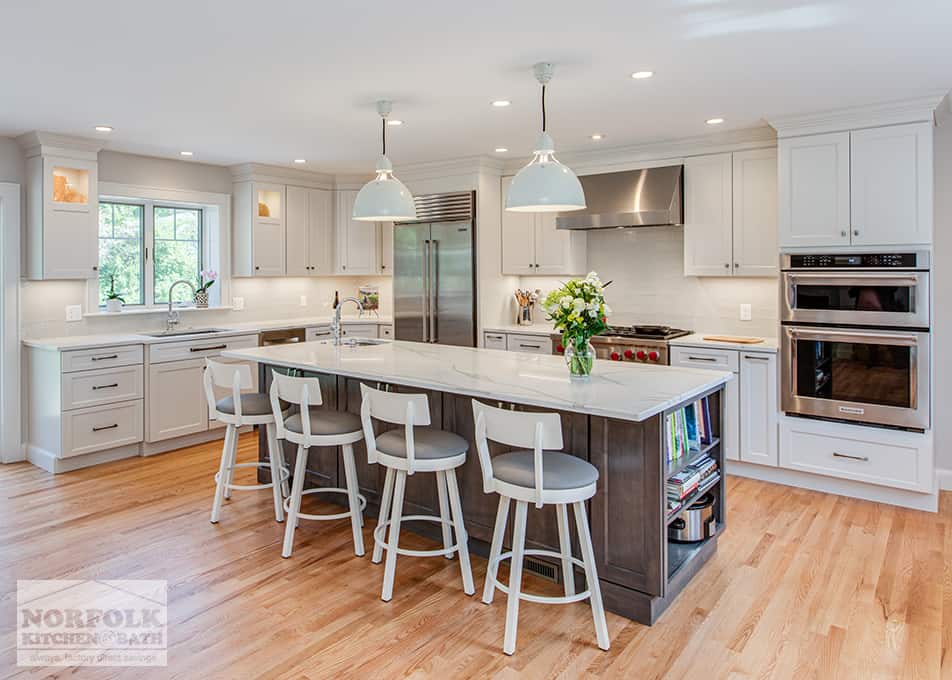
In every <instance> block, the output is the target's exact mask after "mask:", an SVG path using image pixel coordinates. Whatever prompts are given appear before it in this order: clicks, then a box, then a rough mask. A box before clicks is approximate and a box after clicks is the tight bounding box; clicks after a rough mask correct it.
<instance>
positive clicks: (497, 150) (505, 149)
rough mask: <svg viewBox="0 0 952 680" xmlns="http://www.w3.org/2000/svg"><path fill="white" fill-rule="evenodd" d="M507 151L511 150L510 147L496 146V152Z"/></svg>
mask: <svg viewBox="0 0 952 680" xmlns="http://www.w3.org/2000/svg"><path fill="white" fill-rule="evenodd" d="M507 151H509V149H507V148H506V147H504V146H499V147H496V153H506V152H507Z"/></svg>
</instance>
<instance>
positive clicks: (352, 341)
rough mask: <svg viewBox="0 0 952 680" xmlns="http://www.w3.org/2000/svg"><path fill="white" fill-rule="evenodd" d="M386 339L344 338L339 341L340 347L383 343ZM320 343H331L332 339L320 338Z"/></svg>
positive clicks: (332, 342)
mask: <svg viewBox="0 0 952 680" xmlns="http://www.w3.org/2000/svg"><path fill="white" fill-rule="evenodd" d="M386 342H387V341H386V340H376V339H374V338H346V339H343V340H341V341H340V346H341V347H367V346H369V345H383V344H386ZM321 344H324V345H333V344H334V341H333V340H322V341H321Z"/></svg>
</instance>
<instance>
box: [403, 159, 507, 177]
mask: <svg viewBox="0 0 952 680" xmlns="http://www.w3.org/2000/svg"><path fill="white" fill-rule="evenodd" d="M503 168H504V164H503V162H502V161H501V160H500V159H497V158H490V157H489V156H463V157H462V158H452V159H446V160H441V161H423V162H420V163H406V164H403V165H400V166H397V167H396V168H395V169H394V174H396V175H398V176H399V177H400V179H401V180H402V181H421V180H428V179H441V178H444V177H447V176H449V175H454V176H456V175H478V174H489V175H495V176H497V177H499V176H501V175H502V172H503Z"/></svg>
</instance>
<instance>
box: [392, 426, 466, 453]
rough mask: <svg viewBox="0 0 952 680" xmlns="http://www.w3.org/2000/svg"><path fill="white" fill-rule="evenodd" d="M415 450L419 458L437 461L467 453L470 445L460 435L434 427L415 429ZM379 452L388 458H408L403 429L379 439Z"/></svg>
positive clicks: (397, 429) (395, 430)
mask: <svg viewBox="0 0 952 680" xmlns="http://www.w3.org/2000/svg"><path fill="white" fill-rule="evenodd" d="M413 448H414V455H415V456H416V457H417V458H425V459H427V460H437V459H440V458H452V457H453V456H458V455H460V454H461V453H466V451H467V449H469V444H468V443H467V442H466V440H465V439H463V438H462V437H460V436H459V435H458V434H454V433H452V432H447V431H446V430H437V429H434V428H432V427H414V428H413ZM377 450H378V451H380V453H385V454H387V455H388V456H396V457H398V458H406V457H407V435H406V431H405V430H404V429H403V428H402V427H401V428H396V429H394V430H388V431H387V432H384V433H383V434H382V435H380V436H379V437H377Z"/></svg>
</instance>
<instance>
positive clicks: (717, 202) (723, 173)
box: [684, 153, 733, 276]
mask: <svg viewBox="0 0 952 680" xmlns="http://www.w3.org/2000/svg"><path fill="white" fill-rule="evenodd" d="M731 167H732V165H731V154H729V153H723V154H715V155H712V156H700V157H697V158H689V159H688V160H686V161H685V163H684V275H685V276H730V275H731V272H732V269H733V268H732V260H733V257H732V255H733V254H732V237H731V232H732V229H733V218H732V212H733V202H732V198H731V194H732V189H731V186H732V181H731Z"/></svg>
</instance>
